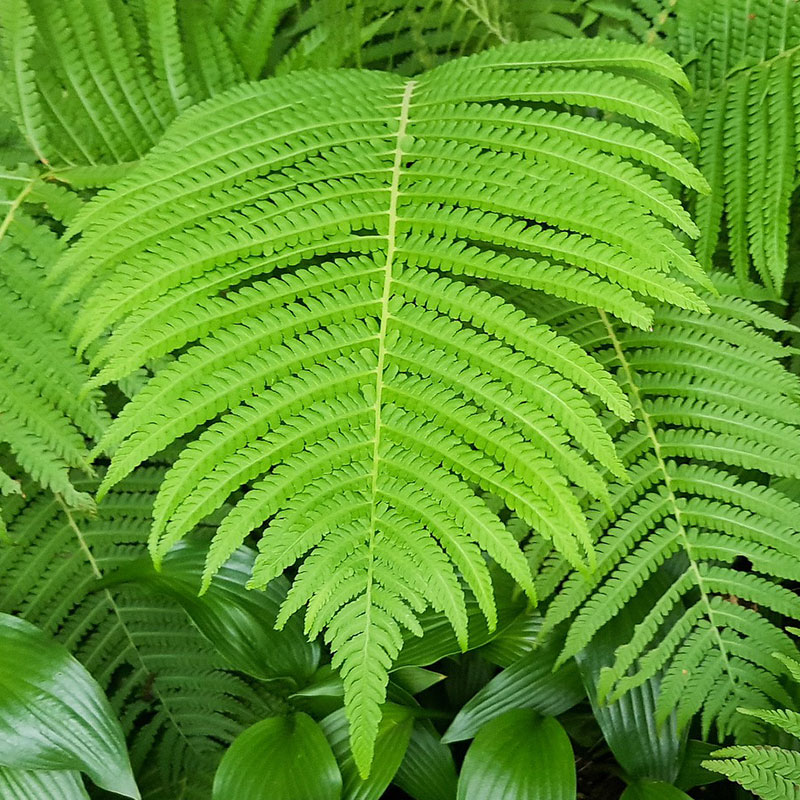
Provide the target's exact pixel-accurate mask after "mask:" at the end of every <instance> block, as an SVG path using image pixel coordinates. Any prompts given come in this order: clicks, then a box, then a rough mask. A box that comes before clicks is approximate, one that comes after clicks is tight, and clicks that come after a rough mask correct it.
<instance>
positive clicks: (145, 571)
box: [105, 541, 320, 685]
mask: <svg viewBox="0 0 800 800" xmlns="http://www.w3.org/2000/svg"><path fill="white" fill-rule="evenodd" d="M207 553H208V548H207V545H206V544H205V543H203V542H194V541H191V542H190V541H186V542H182V543H181V544H180V545H178V546H177V547H175V548H174V549H173V550H171V551H170V552H169V553H168V554H167V556H166V557H165V558H164V561H163V564H162V567H161V569H160V570H159V571H156V570H155V568H154V567H153V565H152V562H151V561H150V559H149V558H144V559H140V560H138V561H136V562H134V563H132V564H131V565H130V566H126V567H124V568H123V569H121V570H119V571H118V572H117V573H115V574H114V575H112V576H111V578H110V579H108V580H107V581H106V582H105V583H106V584H107V585H112V584H117V583H123V582H135V583H137V584H139V585H145V586H151V587H153V588H154V589H157V590H159V591H162V592H164V593H166V594H168V595H170V596H172V597H174V598H175V599H176V600H177V601H178V602H179V603H180V604H181V605H182V606H183V608H184V609H186V611H187V613H188V614H189V616H190V617H191V618H192V621H193V622H194V623H195V625H196V626H197V628H198V629H199V630H200V632H201V633H202V634H203V635H204V636H205V637H206V638H207V639H208V640H209V641H210V642H211V643H212V644H213V645H214V646H215V647H216V648H217V650H218V651H219V652H220V653H221V654H222V655H223V656H224V657H225V659H226V660H227V661H228V662H229V663H230V664H231V666H233V667H234V668H235V669H238V670H241V671H242V672H246V673H247V674H248V675H253V676H254V677H256V678H261V679H262V680H272V679H276V678H285V679H287V680H289V681H291V682H292V683H294V684H295V685H303V684H304V683H305V682H306V681H307V679H308V678H309V677H310V676H311V675H312V674H313V673H314V671H315V670H316V669H317V666H318V665H319V657H320V649H319V645H318V644H316V643H310V642H309V641H308V640H307V639H306V637H305V634H304V633H303V627H302V623H301V621H300V619H299V618H298V617H293V618H292V619H290V620H289V622H288V623H287V624H286V626H285V627H284V628H283V630H281V631H276V630H275V628H274V624H275V619H276V617H277V615H278V609H279V607H280V605H281V603H282V602H283V600H284V598H285V597H286V592H287V590H288V585H289V584H288V581H287V580H286V578H284V577H279V578H276V579H275V580H274V581H272V582H271V583H270V584H269V585H268V586H267V588H266V589H265V590H264V591H256V590H250V589H247V588H245V587H246V584H247V581H248V580H250V576H251V575H252V571H253V561H254V559H255V553H254V552H253V551H252V550H251V549H250V548H247V547H242V548H240V549H239V550H237V551H236V552H235V553H234V554H233V556H232V557H231V558H230V560H229V561H228V562H227V563H226V564H225V566H224V567H223V568H222V569H221V570H220V571H219V572H218V573H217V574H216V576H215V577H214V580H213V581H212V582H211V586H210V587H209V588H208V590H207V591H206V592H205V593H204V594H203V595H201V596H199V595H198V592H199V590H200V578H201V575H202V573H203V566H204V564H205V559H206V555H207Z"/></svg>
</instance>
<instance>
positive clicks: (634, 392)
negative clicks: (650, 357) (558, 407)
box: [597, 308, 738, 690]
mask: <svg viewBox="0 0 800 800" xmlns="http://www.w3.org/2000/svg"><path fill="white" fill-rule="evenodd" d="M597 313H598V314H599V315H600V320H601V321H602V323H603V325H604V326H605V328H606V330H607V331H608V337H609V339H610V341H611V343H612V345H613V347H614V352H615V353H616V356H617V360H618V361H619V363H620V365H621V367H622V369H623V371H624V373H625V379H626V381H627V383H628V385H629V386H630V387H631V391H630V394H631V406H632V407H633V408H634V410H636V409H638V411H639V418H640V419H641V420H642V422H643V423H644V425H645V427H646V429H647V436H648V438H649V439H650V441H651V442H652V443H653V452H654V454H655V457H656V462H657V464H658V468H659V470H660V471H661V473H662V474H663V476H664V486H665V487H666V489H667V501H668V502H669V504H670V507H671V509H672V515H673V517H674V519H675V522H676V523H677V526H678V535H679V537H680V539H681V541H682V543H683V548H684V551H685V552H686V558H687V559H688V561H689V568H690V569H691V571H692V574H693V575H694V579H695V584H696V586H697V589H698V591H699V592H700V601H701V602H702V604H703V606H704V607H705V613H706V617H707V618H708V621H709V624H710V625H711V628H712V630H713V631H714V638H715V639H716V642H717V647H718V648H719V651H720V654H721V656H722V660H723V662H724V663H725V671H726V673H727V675H728V679H729V680H730V682H731V684H732V686H733V687H734V690H736V687H737V685H738V684H737V682H736V677H735V676H734V675H733V671H732V668H731V663H730V657H729V655H728V651H727V649H726V647H725V642H724V641H723V640H722V635H721V633H720V629H719V626H718V625H717V623H716V621H715V619H714V610H713V609H712V608H711V602H710V600H709V595H708V592H707V591H706V590H705V587H704V586H703V576H702V575H701V574H700V569H699V567H698V566H697V561H696V559H695V558H694V556H693V554H692V544H691V542H690V540H689V535H688V533H687V532H686V527H685V525H684V524H683V517H682V512H681V508H680V504H679V503H678V498H677V497H676V496H675V492H674V490H673V488H672V477H671V475H670V474H669V470H668V469H667V464H666V462H665V461H664V457H663V455H662V454H661V443H660V442H659V440H658V436H657V434H656V428H655V425H654V423H653V420H652V417H651V416H650V414H648V412H647V409H646V408H645V405H644V402H643V401H642V396H641V393H640V392H639V387H638V386H637V384H636V380H635V377H634V372H633V369H632V368H631V365H630V363H629V361H628V360H627V359H626V358H625V353H624V351H623V349H622V344H621V343H620V341H619V339H618V338H617V335H616V333H615V332H614V328H613V326H612V325H611V321H610V320H609V318H608V315H607V314H606V312H605V311H603V310H602V309H599V308H598V309H597Z"/></svg>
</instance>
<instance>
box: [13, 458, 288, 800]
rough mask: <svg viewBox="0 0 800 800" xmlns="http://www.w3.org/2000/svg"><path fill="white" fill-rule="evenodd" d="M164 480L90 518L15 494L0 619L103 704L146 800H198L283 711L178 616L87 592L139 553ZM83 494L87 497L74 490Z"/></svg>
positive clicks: (145, 483)
mask: <svg viewBox="0 0 800 800" xmlns="http://www.w3.org/2000/svg"><path fill="white" fill-rule="evenodd" d="M162 475H163V470H161V469H155V468H148V469H145V470H140V471H138V472H137V473H135V474H134V475H132V476H131V477H129V478H128V479H127V480H126V481H125V482H124V483H122V484H120V486H119V488H118V489H117V490H116V491H114V492H112V493H111V494H110V495H109V496H108V497H107V498H106V500H105V501H104V502H103V505H102V508H101V510H100V513H99V514H98V516H97V517H95V518H89V519H86V518H83V517H82V516H80V515H79V514H77V513H73V512H70V511H69V510H68V509H67V508H66V507H65V505H64V503H63V502H61V501H60V500H59V499H58V498H56V497H54V496H53V495H51V494H49V493H44V492H37V491H36V489H35V488H32V487H27V486H26V487H25V490H26V493H27V494H28V498H27V499H26V500H23V499H22V498H11V501H10V503H9V505H10V508H9V509H8V510H7V515H8V518H9V538H10V543H9V544H7V545H5V546H3V547H2V549H0V609H2V610H3V611H7V612H13V613H15V614H17V615H19V616H21V617H23V618H24V619H27V620H29V621H30V622H32V623H34V624H36V625H39V626H41V627H42V628H43V629H44V630H46V631H47V632H49V633H51V634H53V635H55V636H56V638H57V639H58V640H59V641H60V642H62V643H63V644H65V645H66V646H67V647H68V648H69V650H70V651H71V652H72V653H73V654H74V655H75V656H76V657H77V658H78V660H79V661H80V662H81V663H82V664H83V665H84V666H85V667H86V668H87V669H88V670H89V671H90V672H91V673H92V675H94V676H95V678H96V679H97V680H98V681H99V682H100V684H101V685H102V687H103V688H104V689H105V690H106V691H107V692H108V695H109V699H110V702H111V705H112V706H113V708H114V710H115V711H116V713H117V714H118V715H119V717H120V719H121V721H122V724H123V727H124V729H125V731H126V733H127V735H128V744H129V747H130V753H131V761H132V762H133V766H134V770H135V772H136V775H137V780H138V782H139V785H140V787H141V789H142V791H143V794H144V796H145V797H146V798H148V800H161V798H163V799H164V800H167V798H174V797H176V796H180V794H179V793H180V792H185V795H184V796H185V797H186V798H195V797H196V798H204V800H207V798H208V796H209V795H208V792H209V789H210V785H211V778H212V776H213V771H214V767H215V765H216V762H217V760H218V759H219V757H220V755H221V753H222V750H223V748H224V745H225V744H226V743H229V742H231V741H232V740H233V738H234V737H235V736H236V735H237V734H238V732H239V731H240V730H241V729H242V727H243V725H245V724H248V723H252V722H255V721H256V720H257V719H258V718H259V717H260V716H263V715H264V714H267V713H270V712H273V711H278V710H280V709H281V708H282V707H283V705H282V702H281V701H280V700H278V699H277V698H272V697H271V696H270V695H268V694H266V693H264V692H263V691H262V690H256V689H254V688H253V687H251V686H250V685H248V684H247V682H245V681H244V680H242V678H240V677H239V676H236V675H234V674H232V673H231V672H228V671H226V670H225V669H224V668H223V666H224V662H222V660H221V659H220V657H219V656H217V655H216V654H215V652H214V651H213V649H212V648H211V647H210V646H209V645H207V644H206V643H205V641H204V639H203V638H202V636H201V635H200V634H199V633H198V632H197V631H196V630H195V629H194V628H192V627H191V625H190V624H189V622H188V619H187V618H186V616H185V615H184V613H183V612H182V611H181V610H180V608H176V607H175V606H174V605H172V604H171V603H169V602H168V601H166V599H165V598H164V597H163V596H160V595H158V594H151V593H143V592H142V591H141V590H140V589H128V588H124V589H106V590H101V589H98V587H97V585H96V584H97V580H98V578H100V577H102V576H103V575H105V574H107V573H109V572H111V571H112V570H114V569H116V568H118V567H120V566H122V565H125V564H128V563H130V562H131V561H132V560H135V559H136V558H138V557H140V556H141V554H142V553H143V552H144V544H145V541H146V539H147V530H148V527H149V516H150V510H151V507H152V502H153V497H154V491H155V489H156V488H157V486H158V484H159V482H160V480H161V478H162ZM77 486H78V487H79V488H81V489H85V490H90V489H93V488H94V486H93V485H92V484H90V483H88V482H86V481H83V482H80V481H79V482H77Z"/></svg>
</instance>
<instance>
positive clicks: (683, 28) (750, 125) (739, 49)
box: [673, 0, 800, 295]
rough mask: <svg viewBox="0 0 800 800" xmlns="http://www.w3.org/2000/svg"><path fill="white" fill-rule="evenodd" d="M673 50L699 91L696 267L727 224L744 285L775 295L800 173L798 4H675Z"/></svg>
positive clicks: (694, 111)
mask: <svg viewBox="0 0 800 800" xmlns="http://www.w3.org/2000/svg"><path fill="white" fill-rule="evenodd" d="M673 51H674V52H675V53H676V57H677V58H678V60H679V61H681V63H685V64H687V74H688V75H689V78H690V80H691V82H692V85H693V87H694V90H695V91H694V94H693V96H692V99H691V101H690V102H689V103H688V104H687V115H688V117H689V119H690V121H691V123H692V125H693V127H694V129H695V131H696V132H697V135H698V137H699V139H700V152H699V157H698V161H697V163H698V165H699V167H700V169H701V171H702V172H703V174H704V175H705V176H706V177H707V178H708V180H709V183H710V184H711V193H710V194H709V195H707V196H705V197H702V198H699V199H698V201H697V207H696V213H695V221H696V222H697V224H698V226H699V227H700V230H701V234H702V235H701V238H700V241H699V243H698V256H699V257H700V261H701V262H702V263H704V264H706V265H707V264H709V263H710V259H711V256H712V255H713V254H714V251H715V250H716V248H717V244H718V241H719V238H720V231H721V227H722V220H723V216H724V219H725V232H726V234H727V237H726V244H727V249H728V251H729V253H730V258H731V262H732V265H733V268H734V270H735V272H736V274H737V275H738V276H739V279H740V281H742V282H746V281H747V280H749V279H751V278H752V275H753V272H755V273H756V274H757V275H758V276H760V279H761V280H762V281H763V283H764V284H765V285H766V286H768V287H770V288H771V289H772V290H773V291H774V292H775V293H776V295H779V294H780V291H781V287H782V285H783V281H784V276H785V272H786V263H787V253H788V247H787V237H788V232H789V202H790V199H791V195H792V192H793V191H794V189H795V186H796V185H797V175H798V164H800V148H798V131H799V130H800V119H798V116H797V109H798V108H800V5H798V4H797V3H794V2H786V0H728V2H716V3H712V4H709V3H708V2H706V0H685V2H684V0H681V2H680V3H678V6H677V31H676V33H675V39H674V44H673Z"/></svg>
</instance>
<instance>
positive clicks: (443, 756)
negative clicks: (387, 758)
mask: <svg viewBox="0 0 800 800" xmlns="http://www.w3.org/2000/svg"><path fill="white" fill-rule="evenodd" d="M393 783H394V784H395V785H396V786H399V787H400V788H401V789H402V790H403V791H404V792H405V793H406V794H408V795H410V796H411V797H413V798H414V800H455V796H456V787H457V784H458V777H457V775H456V767H455V764H454V763H453V754H452V753H451V752H450V748H449V747H448V746H447V745H446V744H443V743H442V740H441V738H440V737H439V734H438V733H437V732H436V729H435V728H434V727H433V725H432V724H431V722H430V721H429V720H420V719H418V720H416V721H415V722H414V728H413V730H412V731H411V739H410V741H409V743H408V748H407V749H406V755H405V758H404V759H403V761H402V763H401V764H400V767H399V768H398V770H397V773H396V774H395V776H394V781H393Z"/></svg>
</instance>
